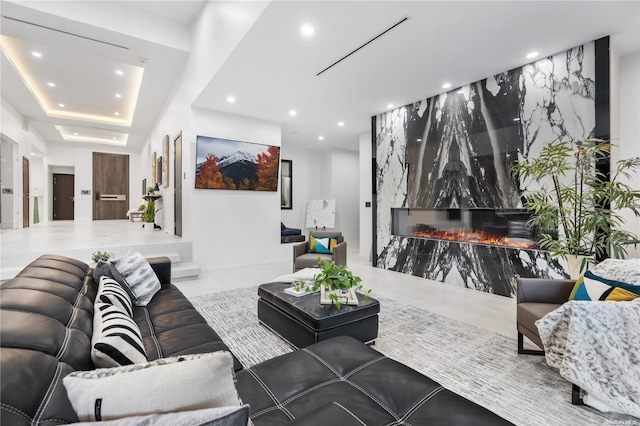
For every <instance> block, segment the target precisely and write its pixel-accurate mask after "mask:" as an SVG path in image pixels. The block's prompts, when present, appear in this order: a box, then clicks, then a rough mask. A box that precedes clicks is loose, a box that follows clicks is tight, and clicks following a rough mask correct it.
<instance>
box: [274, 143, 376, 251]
mask: <svg viewBox="0 0 640 426" xmlns="http://www.w3.org/2000/svg"><path fill="white" fill-rule="evenodd" d="M281 157H282V159H285V160H292V161H293V208H292V209H291V210H282V211H281V218H282V222H284V224H285V225H287V226H288V227H290V228H300V229H302V233H303V234H304V235H308V233H309V231H310V228H307V227H306V226H305V225H306V213H307V201H309V200H323V199H325V200H326V199H335V200H336V223H335V228H334V229H336V230H339V231H341V232H342V234H343V236H344V238H345V240H346V241H347V242H349V243H350V244H354V245H359V243H360V241H359V239H360V225H359V224H358V221H359V212H358V199H359V187H358V183H359V182H360V176H359V170H360V165H359V163H358V152H357V151H347V150H341V149H334V150H317V149H308V148H299V147H295V146H289V145H283V147H282V151H281ZM369 162H370V160H369Z"/></svg>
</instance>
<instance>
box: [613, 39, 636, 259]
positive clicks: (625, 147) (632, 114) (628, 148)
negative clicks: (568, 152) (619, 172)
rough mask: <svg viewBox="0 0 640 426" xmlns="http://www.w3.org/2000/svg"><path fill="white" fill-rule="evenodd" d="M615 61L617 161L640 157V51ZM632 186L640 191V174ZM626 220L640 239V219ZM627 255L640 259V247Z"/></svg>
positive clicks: (614, 98) (615, 158)
mask: <svg viewBox="0 0 640 426" xmlns="http://www.w3.org/2000/svg"><path fill="white" fill-rule="evenodd" d="M612 59H613V61H612V62H614V63H616V66H612V74H611V75H612V79H611V80H612V86H614V85H615V87H612V95H615V96H612V104H613V103H614V102H615V103H616V105H615V109H614V107H613V105H612V126H611V128H612V139H613V141H614V143H616V144H617V145H618V147H619V149H617V150H615V151H614V152H613V155H612V156H613V161H614V162H615V161H616V160H617V159H619V158H630V157H637V156H640V52H636V53H633V54H630V55H626V56H622V57H620V58H615V57H613V58H612ZM615 68H617V69H615ZM614 69H615V71H616V73H615V74H614ZM616 76H617V78H616ZM615 91H617V92H618V93H617V94H616V93H615ZM614 111H615V112H616V114H615V115H614V114H613V112H614ZM614 132H615V133H616V134H614ZM618 138H619V139H618ZM629 184H630V185H631V186H632V187H633V188H634V189H636V190H640V173H639V174H637V175H636V176H635V177H634V178H633V179H631V181H630V182H629ZM624 218H625V220H626V224H625V229H627V230H629V231H631V232H633V233H634V234H636V235H638V236H640V218H639V217H635V216H634V215H633V213H631V212H625V213H624ZM628 253H629V255H628V257H636V258H640V246H638V247H636V248H634V247H633V246H631V247H630V248H629V250H628Z"/></svg>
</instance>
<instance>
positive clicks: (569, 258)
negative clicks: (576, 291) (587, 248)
mask: <svg viewBox="0 0 640 426" xmlns="http://www.w3.org/2000/svg"><path fill="white" fill-rule="evenodd" d="M564 258H565V260H566V262H567V272H569V278H571V279H572V280H577V279H578V278H579V277H580V274H581V273H583V272H584V271H585V270H586V266H587V264H586V263H585V268H584V269H582V268H581V266H582V262H583V261H584V259H586V257H585V256H578V255H574V254H567V255H565V257H564Z"/></svg>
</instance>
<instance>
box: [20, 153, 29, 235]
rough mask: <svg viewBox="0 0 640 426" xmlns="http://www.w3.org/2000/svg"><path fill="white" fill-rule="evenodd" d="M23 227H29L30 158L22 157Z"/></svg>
mask: <svg viewBox="0 0 640 426" xmlns="http://www.w3.org/2000/svg"><path fill="white" fill-rule="evenodd" d="M22 227H23V228H28V227H29V159H28V158H27V157H22Z"/></svg>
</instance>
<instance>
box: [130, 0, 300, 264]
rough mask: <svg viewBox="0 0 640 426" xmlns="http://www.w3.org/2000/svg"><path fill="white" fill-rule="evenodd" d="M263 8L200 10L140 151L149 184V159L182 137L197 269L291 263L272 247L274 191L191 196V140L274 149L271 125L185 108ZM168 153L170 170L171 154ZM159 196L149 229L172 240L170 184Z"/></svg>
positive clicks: (186, 223)
mask: <svg viewBox="0 0 640 426" xmlns="http://www.w3.org/2000/svg"><path fill="white" fill-rule="evenodd" d="M267 5H268V3H267V2H263V3H259V2H237V3H233V4H231V3H228V2H208V3H206V4H205V6H204V9H203V11H202V13H201V14H200V16H199V17H198V21H197V22H196V23H195V24H194V26H193V27H192V40H193V46H192V50H191V55H190V56H189V59H188V61H187V63H186V65H185V69H184V72H183V76H182V79H181V81H180V84H178V85H176V90H175V92H174V94H173V96H172V98H171V100H170V101H169V103H168V104H167V105H166V106H165V108H164V111H163V113H162V115H161V116H160V117H159V119H158V121H157V122H156V125H155V127H154V129H153V131H152V132H151V134H150V137H149V141H148V143H147V145H146V146H145V147H143V149H142V150H141V153H142V155H141V158H140V159H139V165H140V167H139V168H140V170H142V171H143V172H142V175H141V176H140V179H143V178H145V177H146V178H147V180H148V182H151V181H152V179H151V175H150V170H151V164H150V157H151V153H152V152H154V151H155V152H157V153H158V155H161V153H162V147H161V142H162V139H163V137H164V135H169V137H170V140H171V146H173V138H174V137H175V135H177V134H178V132H180V131H182V159H183V161H182V168H183V171H184V172H185V173H186V177H185V176H183V177H182V179H183V223H182V227H183V237H184V238H185V239H187V240H190V241H192V242H193V261H194V262H195V263H196V264H198V265H199V266H200V267H202V268H203V269H211V268H219V267H225V266H232V265H244V264H252V263H253V264H255V263H268V262H273V261H276V260H284V259H289V258H290V257H291V252H290V246H287V245H282V246H281V244H280V232H279V229H280V221H281V216H280V194H279V193H278V192H261V191H227V190H204V189H198V190H196V189H195V185H194V181H195V155H196V153H195V148H196V137H197V136H198V135H203V136H212V137H221V138H229V139H235V140H241V141H246V142H255V143H261V144H269V145H276V146H280V140H281V137H280V125H279V124H277V123H271V122H266V121H263V120H257V119H253V118H249V117H242V116H238V115H232V114H224V113H220V112H215V111H209V110H203V109H198V108H193V107H192V105H193V103H194V101H195V100H196V98H197V97H198V96H199V95H200V93H201V92H202V90H203V89H204V88H205V87H206V85H207V84H208V83H209V81H210V80H211V78H212V77H213V76H214V75H215V73H216V71H217V70H218V68H219V67H220V65H221V64H222V63H224V61H225V60H226V58H227V57H228V55H229V54H230V53H231V52H232V51H233V49H234V48H235V46H236V45H237V44H238V43H239V42H240V40H241V39H242V37H243V36H244V34H245V33H246V31H248V30H249V28H251V26H252V25H253V23H254V22H255V20H256V19H257V18H258V17H259V16H260V14H261V13H262V12H263V11H264V8H265V7H266V6H267ZM231 9H235V11H236V13H234V14H233V16H230V15H229V12H230V10H231ZM170 151H171V153H172V154H171V156H170V159H169V162H170V164H172V162H173V149H172V148H171V149H170ZM170 174H171V175H173V173H172V172H171V173H170ZM171 182H173V179H171ZM139 185H140V184H138V186H139ZM161 194H162V205H163V210H162V212H161V214H160V215H159V216H158V218H157V222H156V223H158V224H159V225H161V226H162V228H163V231H164V232H167V233H173V225H174V217H173V216H174V215H173V196H174V191H173V185H171V186H170V187H169V188H161Z"/></svg>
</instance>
